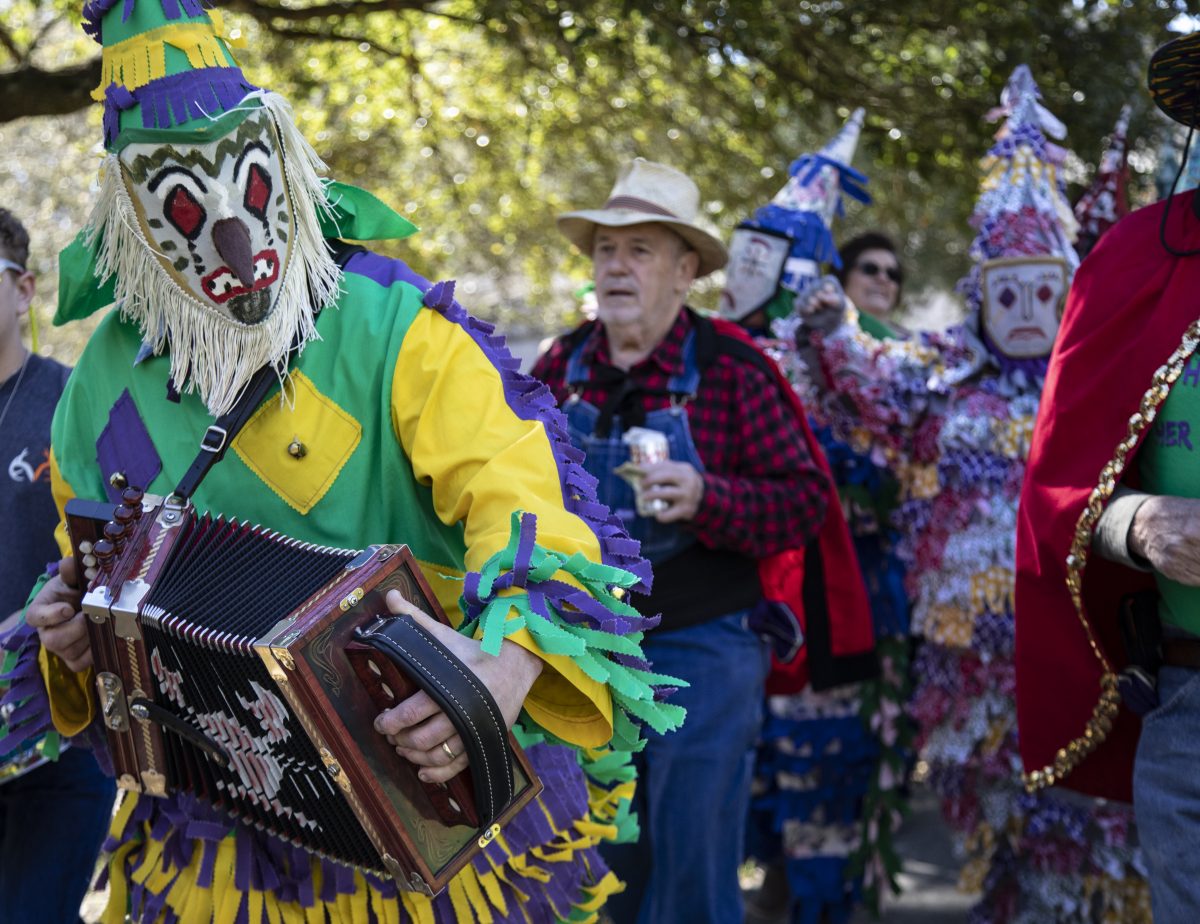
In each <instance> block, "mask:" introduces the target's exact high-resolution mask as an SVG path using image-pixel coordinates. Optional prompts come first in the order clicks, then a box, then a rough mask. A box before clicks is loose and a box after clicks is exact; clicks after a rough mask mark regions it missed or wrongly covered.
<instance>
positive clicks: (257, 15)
mask: <svg viewBox="0 0 1200 924" xmlns="http://www.w3.org/2000/svg"><path fill="white" fill-rule="evenodd" d="M434 5H435V2H434V0H340V2H334V3H320V4H316V5H314V6H305V7H297V8H290V7H283V6H276V5H275V4H273V3H262V2H260V0H230V2H228V3H226V4H225V8H226V9H228V10H232V11H236V12H238V13H245V14H246V15H247V16H250V17H251V18H253V19H256V20H258V21H259V22H265V23H269V22H272V21H279V20H283V21H284V22H309V21H311V20H314V19H336V18H339V17H342V16H362V15H365V14H367V13H407V12H420V13H433V12H435V11H434V10H433V9H431V8H432V7H433V6H434ZM438 15H441V14H438Z"/></svg>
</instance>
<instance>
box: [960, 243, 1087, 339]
mask: <svg viewBox="0 0 1200 924" xmlns="http://www.w3.org/2000/svg"><path fill="white" fill-rule="evenodd" d="M982 272H983V279H982V288H983V306H982V309H981V317H980V322H981V324H982V326H983V331H984V333H985V334H987V336H988V339H990V340H991V341H992V343H993V344H994V345H995V347H996V349H997V350H999V351H1000V353H1002V354H1003V355H1004V356H1007V357H1009V358H1011V359H1037V358H1040V357H1045V356H1049V355H1050V351H1051V349H1052V348H1053V347H1054V338H1055V337H1056V336H1057V335H1058V323H1059V319H1060V318H1061V316H1062V304H1063V299H1064V298H1065V296H1066V294H1067V286H1068V283H1069V280H1068V276H1067V263H1066V261H1065V260H1062V259H1060V258H1058V257H1012V258H1007V259H999V260H989V261H988V262H986V263H984V264H983V271H982Z"/></svg>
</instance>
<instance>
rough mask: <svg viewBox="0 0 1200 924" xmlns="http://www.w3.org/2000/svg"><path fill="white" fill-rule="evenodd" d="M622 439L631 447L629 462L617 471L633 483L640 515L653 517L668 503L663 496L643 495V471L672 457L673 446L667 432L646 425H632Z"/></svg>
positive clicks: (665, 507) (664, 508)
mask: <svg viewBox="0 0 1200 924" xmlns="http://www.w3.org/2000/svg"><path fill="white" fill-rule="evenodd" d="M622 441H623V442H624V443H625V444H626V445H627V446H628V447H629V462H627V463H625V464H624V465H621V466H620V467H619V468H617V469H615V471H616V473H617V474H618V475H620V476H621V477H622V478H624V479H625V480H626V481H628V482H629V483H630V484H631V485H633V494H634V497H635V498H636V501H637V513H638V516H640V517H653V516H654V515H655V514H657V513H661V512H662V511H664V510H666V509H667V507H668V504H667V502H666V501H665V500H663V499H662V498H654V499H651V500H645V499H644V498H643V497H642V472H643V470H644V468H645V466H647V465H652V464H653V463H655V462H665V461H666V460H667V459H669V458H671V446H670V444H669V443H668V442H667V437H666V435H665V434H663V433H659V432H658V431H657V430H649V429H647V428H646V427H630V428H629V429H628V430H626V431H625V435H624V436H623V437H622Z"/></svg>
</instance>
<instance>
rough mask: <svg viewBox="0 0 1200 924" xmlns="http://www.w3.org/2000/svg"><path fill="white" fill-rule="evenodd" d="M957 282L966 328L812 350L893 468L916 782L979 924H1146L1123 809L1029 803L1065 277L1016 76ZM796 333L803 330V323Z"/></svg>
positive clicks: (1033, 107) (1066, 241) (1043, 159)
mask: <svg viewBox="0 0 1200 924" xmlns="http://www.w3.org/2000/svg"><path fill="white" fill-rule="evenodd" d="M992 116H993V118H1002V119H1003V120H1004V121H1003V124H1002V127H1001V129H1000V130H999V132H998V133H997V135H996V142H995V144H994V145H993V147H992V148H991V150H990V151H989V152H988V155H987V157H986V158H985V159H984V161H983V164H982V166H983V170H984V179H983V182H982V185H981V191H980V197H979V201H978V203H977V206H976V209H975V212H974V214H973V216H972V219H971V223H972V226H973V227H974V229H975V231H976V237H975V240H974V242H973V243H972V245H971V250H970V254H971V257H972V260H973V265H972V267H971V271H970V273H969V274H968V276H967V277H966V278H965V279H963V281H962V282H961V283H960V290H961V292H962V293H963V295H964V298H965V301H966V305H967V309H968V320H967V322H966V323H965V324H964V325H962V326H960V327H957V328H952V329H951V330H949V331H947V332H945V333H943V334H936V335H935V334H921V335H919V336H914V337H912V338H910V339H908V340H891V341H878V340H875V339H874V338H872V337H870V336H868V335H867V334H865V333H864V332H863V331H862V330H861V329H858V328H856V327H854V326H852V325H843V326H842V327H840V328H838V329H836V330H835V331H834V332H833V333H832V334H830V335H828V336H823V335H822V334H820V333H819V332H817V333H816V334H814V336H813V340H814V341H815V342H816V343H817V345H818V349H819V352H820V356H821V362H822V367H823V371H824V373H825V375H826V376H827V377H828V379H829V381H830V383H831V387H832V388H833V389H834V390H835V391H836V392H837V393H838V394H839V395H840V396H842V398H843V399H844V400H846V401H848V402H849V407H850V408H851V409H852V411H851V414H852V417H853V418H854V420H855V422H856V425H857V426H858V427H859V428H860V431H861V432H862V434H863V438H864V439H866V440H867V441H868V442H869V443H870V444H871V445H872V447H873V449H874V450H875V451H878V452H882V453H883V454H884V455H885V457H886V458H888V459H889V461H891V462H892V470H893V471H894V472H896V474H897V476H898V478H899V481H900V484H901V503H900V506H899V508H898V510H897V512H896V514H895V521H896V522H897V524H899V525H900V526H901V527H902V540H901V543H900V547H899V554H900V556H901V558H902V559H903V561H904V563H905V566H906V568H907V580H908V587H909V592H910V594H911V597H912V600H913V611H912V630H913V632H914V633H915V634H917V635H918V636H919V637H920V638H921V639H922V640H923V644H922V645H921V647H920V649H919V653H918V655H917V659H916V661H915V663H914V665H913V677H914V678H915V680H916V690H915V692H914V694H913V698H912V701H911V705H910V711H911V714H912V716H913V718H914V719H915V721H916V722H917V725H918V734H917V748H918V751H919V754H920V757H921V758H922V764H923V768H924V769H925V771H926V775H927V780H928V783H929V785H930V786H931V787H932V789H933V790H934V792H935V793H936V794H937V795H938V796H939V798H940V799H941V802H942V808H943V812H944V814H945V816H946V818H947V820H948V821H949V823H950V825H951V827H952V828H953V830H954V831H955V832H956V833H957V842H958V847H959V849H960V851H961V853H962V855H963V857H964V858H965V860H966V863H965V866H964V868H963V871H962V877H961V882H960V884H961V885H962V887H963V888H964V889H966V890H968V891H980V892H982V893H983V894H982V900H981V901H980V902H979V904H978V905H977V906H976V907H975V909H974V911H973V914H972V920H975V921H980V922H983V921H996V922H1001V921H1004V922H1007V921H1029V922H1033V921H1049V920H1053V921H1089V922H1090V921H1104V920H1122V921H1124V920H1129V921H1136V920H1141V919H1144V917H1145V914H1146V912H1147V907H1146V904H1147V895H1146V891H1145V883H1144V880H1143V878H1142V871H1141V865H1140V863H1141V860H1140V855H1139V853H1138V849H1137V846H1136V838H1135V836H1134V833H1133V819H1132V814H1131V813H1130V812H1129V811H1128V809H1127V808H1125V807H1123V806H1120V805H1114V804H1108V803H1100V802H1095V801H1092V800H1087V799H1072V798H1067V797H1060V796H1058V795H1057V794H1055V795H1054V796H1048V795H1046V794H1029V793H1026V792H1025V791H1024V788H1023V785H1022V781H1021V777H1020V772H1019V757H1018V752H1017V747H1018V743H1017V729H1016V722H1015V713H1016V710H1015V700H1014V697H1015V670H1014V662H1013V658H1014V645H1015V637H1014V636H1015V633H1014V622H1013V582H1014V546H1015V539H1016V509H1017V499H1018V495H1019V492H1020V490H1021V484H1022V479H1023V476H1024V470H1025V459H1026V455H1027V453H1028V450H1029V441H1030V437H1031V434H1032V430H1033V424H1034V418H1035V415H1036V413H1037V410H1038V399H1039V395H1040V393H1041V388H1042V382H1043V377H1044V375H1045V371H1046V364H1047V360H1048V357H1049V354H1050V350H1051V348H1052V346H1053V343H1054V337H1055V334H1056V332H1057V328H1058V318H1059V309H1060V305H1061V302H1062V299H1063V298H1064V296H1065V294H1066V291H1067V288H1068V286H1069V284H1070V280H1071V277H1072V274H1073V273H1074V271H1075V268H1076V266H1077V265H1078V259H1077V257H1076V254H1075V251H1074V248H1073V247H1072V244H1071V241H1072V238H1073V237H1074V234H1075V230H1076V222H1075V218H1074V216H1073V214H1072V213H1071V210H1070V207H1069V206H1068V204H1067V202H1066V200H1065V198H1064V196H1063V183H1062V180H1061V177H1060V168H1061V165H1062V163H1063V160H1064V158H1065V151H1063V150H1062V149H1061V148H1059V147H1057V146H1056V145H1054V144H1053V143H1051V142H1050V141H1049V140H1047V137H1046V136H1047V134H1049V135H1052V136H1053V137H1056V138H1061V137H1063V135H1064V134H1065V132H1064V130H1063V128H1062V125H1061V124H1060V123H1059V122H1058V120H1057V119H1055V118H1054V116H1052V115H1051V114H1050V113H1049V112H1048V111H1047V110H1046V109H1045V108H1044V107H1043V106H1042V105H1041V103H1040V92H1039V90H1038V87H1037V85H1036V83H1035V82H1034V80H1033V78H1032V75H1031V74H1030V72H1029V69H1028V68H1027V67H1025V66H1023V65H1022V66H1020V67H1018V68H1017V69H1016V70H1015V71H1014V73H1013V75H1012V77H1011V78H1010V80H1009V82H1008V84H1007V86H1006V87H1005V90H1004V93H1003V96H1002V104H1001V106H1000V107H999V108H998V109H997V110H995V111H994V112H993V113H992ZM805 320H806V323H807V321H808V320H809V319H805Z"/></svg>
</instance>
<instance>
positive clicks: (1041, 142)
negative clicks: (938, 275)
mask: <svg viewBox="0 0 1200 924" xmlns="http://www.w3.org/2000/svg"><path fill="white" fill-rule="evenodd" d="M1040 100H1041V91H1040V90H1039V89H1038V86H1037V83H1035V82H1034V79H1033V75H1032V74H1031V73H1030V71H1029V68H1028V67H1026V66H1025V65H1024V64H1022V65H1019V66H1018V67H1017V68H1016V70H1015V71H1014V72H1013V75H1012V77H1011V78H1010V79H1009V82H1008V85H1007V86H1006V87H1005V89H1004V93H1003V95H1002V96H1001V105H1000V106H999V107H998V108H996V109H993V110H992V112H991V113H989V117H990V118H993V119H999V118H1003V120H1004V121H1003V124H1002V125H1001V127H1000V129H999V131H997V132H996V140H995V143H994V144H993V145H992V147H991V149H990V150H989V151H988V153H987V156H986V157H984V159H983V161H982V163H981V166H982V168H983V171H984V177H983V181H982V183H981V184H980V192H979V199H978V201H977V202H976V205H975V211H974V212H973V213H972V215H971V225H972V226H973V227H974V228H975V229H976V231H977V232H978V234H977V236H976V238H975V240H974V242H973V243H972V245H971V256H972V258H973V259H974V260H975V261H976V262H977V263H978V262H982V261H984V260H992V259H997V258H999V257H1015V256H1057V257H1062V258H1063V259H1065V260H1066V261H1067V263H1068V265H1069V266H1070V268H1071V271H1072V272H1074V269H1075V267H1076V266H1077V265H1078V263H1079V259H1078V256H1077V255H1076V252H1075V248H1074V246H1073V245H1072V242H1073V241H1074V240H1075V235H1076V233H1077V231H1078V227H1079V225H1078V222H1077V221H1076V220H1075V215H1074V213H1073V212H1072V210H1071V207H1070V205H1069V204H1068V202H1067V199H1066V197H1065V195H1064V192H1063V190H1064V185H1063V180H1062V176H1061V168H1062V165H1063V163H1064V161H1065V160H1066V156H1067V152H1066V151H1065V150H1064V149H1063V148H1061V147H1059V146H1058V145H1056V144H1053V143H1052V142H1051V141H1049V140H1048V138H1047V135H1050V136H1052V137H1058V138H1061V137H1063V134H1064V130H1063V127H1062V123H1061V122H1060V121H1059V120H1058V119H1057V118H1055V117H1054V116H1053V115H1052V114H1051V113H1050V112H1049V111H1048V110H1047V109H1046V108H1045V107H1044V106H1042V104H1041V102H1040Z"/></svg>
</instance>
